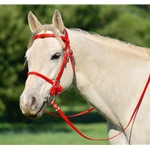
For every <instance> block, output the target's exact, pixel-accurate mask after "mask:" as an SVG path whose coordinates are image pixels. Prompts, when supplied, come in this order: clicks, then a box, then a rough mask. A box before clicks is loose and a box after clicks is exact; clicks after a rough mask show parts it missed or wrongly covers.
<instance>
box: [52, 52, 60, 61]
mask: <svg viewBox="0 0 150 150" xmlns="http://www.w3.org/2000/svg"><path fill="white" fill-rule="evenodd" d="M59 57H60V53H58V52H57V53H55V54H54V55H53V56H52V58H51V60H53V59H58V58H59Z"/></svg>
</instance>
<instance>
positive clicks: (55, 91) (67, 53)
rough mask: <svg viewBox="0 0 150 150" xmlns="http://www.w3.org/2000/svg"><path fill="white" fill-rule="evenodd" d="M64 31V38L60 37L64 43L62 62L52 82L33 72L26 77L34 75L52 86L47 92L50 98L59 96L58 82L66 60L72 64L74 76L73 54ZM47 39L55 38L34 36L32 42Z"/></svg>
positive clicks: (50, 35) (60, 89) (49, 35)
mask: <svg viewBox="0 0 150 150" xmlns="http://www.w3.org/2000/svg"><path fill="white" fill-rule="evenodd" d="M64 30H65V36H60V37H61V39H62V40H63V41H64V43H65V48H64V50H63V52H64V54H63V61H62V65H61V67H60V70H59V72H58V74H57V76H56V78H55V80H54V81H52V80H51V79H49V78H47V77H46V76H44V75H42V74H40V73H38V72H35V71H30V72H29V73H28V76H29V75H36V76H38V77H40V78H42V79H44V80H45V81H47V82H48V83H50V84H52V87H51V89H50V91H49V94H50V95H51V96H53V97H54V96H57V95H59V94H60V93H61V92H62V86H61V85H60V84H59V82H60V78H61V76H62V74H63V71H64V68H65V66H66V64H67V60H68V58H69V59H70V62H71V64H72V70H73V75H74V60H73V52H72V50H71V49H70V41H69V38H68V32H67V30H66V29H64ZM49 37H53V38H55V35H54V34H47V33H46V34H38V35H35V36H34V40H36V39H39V38H49Z"/></svg>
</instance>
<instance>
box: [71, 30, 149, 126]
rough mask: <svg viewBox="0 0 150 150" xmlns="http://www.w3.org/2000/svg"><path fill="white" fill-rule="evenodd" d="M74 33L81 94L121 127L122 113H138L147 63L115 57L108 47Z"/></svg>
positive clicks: (120, 56) (73, 47) (120, 53)
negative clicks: (129, 110)
mask: <svg viewBox="0 0 150 150" xmlns="http://www.w3.org/2000/svg"><path fill="white" fill-rule="evenodd" d="M71 32H72V33H73V35H72V34H71V33H70V40H71V48H72V50H73V51H74V56H75V72H76V81H75V82H76V86H77V88H78V90H79V91H80V92H81V94H82V95H83V96H84V97H85V98H86V100H87V101H88V102H89V103H90V104H91V105H93V106H94V107H95V108H97V110H99V111H100V112H101V113H102V114H103V115H105V116H106V117H107V118H109V119H110V120H111V121H112V122H114V123H115V124H117V125H118V126H120V125H119V121H118V118H119V117H120V116H121V115H122V114H121V112H122V111H121V110H122V109H124V112H125V111H127V110H128V109H130V107H131V110H133V109H134V107H135V103H136V102H135V101H137V99H138V98H139V96H140V95H139V94H140V92H141V91H142V89H141V88H143V87H144V83H145V82H146V78H147V75H148V71H149V70H148V69H147V70H145V69H144V67H145V66H146V64H145V63H146V60H145V61H143V59H141V58H139V59H137V57H136V56H135V57H130V55H129V54H124V53H122V52H117V53H115V51H112V50H111V48H110V49H108V45H106V44H100V43H99V42H97V41H96V40H95V41H94V40H93V41H92V40H89V39H88V38H85V37H84V36H81V35H78V34H77V33H76V32H75V33H74V32H73V31H71ZM110 45H111V44H110ZM144 55H145V54H144ZM149 69H150V68H149ZM140 77H141V78H140ZM142 77H143V79H142ZM138 79H141V80H138ZM138 85H140V86H138ZM129 87H131V88H129ZM138 92H139V93H138ZM132 97H133V98H134V100H132ZM129 104H130V105H129ZM116 107H117V109H116ZM118 112H119V113H118ZM119 115H120V116H119Z"/></svg>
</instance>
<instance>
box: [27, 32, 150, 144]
mask: <svg viewBox="0 0 150 150" xmlns="http://www.w3.org/2000/svg"><path fill="white" fill-rule="evenodd" d="M64 30H65V36H60V37H61V39H62V40H63V41H64V43H65V48H64V56H63V61H62V65H61V68H60V70H59V72H58V74H57V76H56V78H55V80H54V81H53V80H51V79H49V78H47V77H46V76H44V75H42V74H40V73H38V72H35V71H31V72H29V73H28V75H36V76H38V77H40V78H42V79H44V80H45V81H47V82H48V83H50V84H52V87H51V89H50V92H49V94H50V95H51V96H53V97H55V96H57V95H59V94H60V93H61V92H62V86H61V85H60V84H59V81H60V78H61V76H62V74H63V71H64V68H65V66H66V64H67V60H68V58H69V59H70V62H71V64H72V70H73V75H74V60H73V52H72V50H71V49H70V41H69V38H68V33H67V30H66V29H64ZM48 37H53V38H55V35H54V34H38V35H35V36H34V40H36V39H38V38H48ZM149 83H150V75H149V77H148V79H147V82H146V85H145V87H144V90H143V92H142V94H141V96H140V98H139V100H138V103H137V105H136V107H135V109H134V111H133V113H132V115H131V118H130V120H129V122H128V124H127V126H126V127H125V128H124V129H123V130H121V131H120V132H119V133H118V134H116V135H114V136H112V137H110V138H89V137H87V136H85V135H84V134H82V133H81V132H80V131H79V130H78V129H77V128H76V127H75V126H74V125H73V124H72V123H71V122H70V121H69V120H68V118H69V117H75V116H79V115H83V114H86V113H88V112H90V111H92V110H94V108H90V109H89V110H87V111H85V112H82V113H79V114H76V115H72V116H69V117H66V116H65V114H64V113H63V112H62V111H61V110H60V108H59V107H58V106H57V104H56V103H55V102H54V99H52V100H51V101H50V104H51V105H52V106H53V107H54V108H55V110H56V111H57V112H58V113H59V115H60V116H61V117H62V118H63V119H64V120H65V121H66V122H67V123H68V124H69V125H70V127H71V128H73V129H74V130H75V131H76V132H77V133H78V134H79V135H81V136H82V137H84V138H86V139H88V140H101V141H103V140H111V139H113V138H115V137H116V136H118V135H120V134H121V133H122V132H124V131H125V130H126V129H127V128H128V126H129V125H130V123H131V121H132V120H133V118H134V117H135V115H136V113H137V111H138V109H139V107H140V105H141V102H142V100H143V97H144V95H145V92H146V90H147V88H148V85H149ZM44 112H45V113H47V114H51V115H54V116H59V115H55V114H52V113H49V112H47V111H44Z"/></svg>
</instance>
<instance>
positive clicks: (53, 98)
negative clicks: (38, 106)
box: [45, 93, 56, 105]
mask: <svg viewBox="0 0 150 150" xmlns="http://www.w3.org/2000/svg"><path fill="white" fill-rule="evenodd" d="M55 98H56V97H55V95H54V96H53V95H51V94H50V93H48V95H47V97H45V101H46V103H47V105H51V102H52V101H54V100H55Z"/></svg>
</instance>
